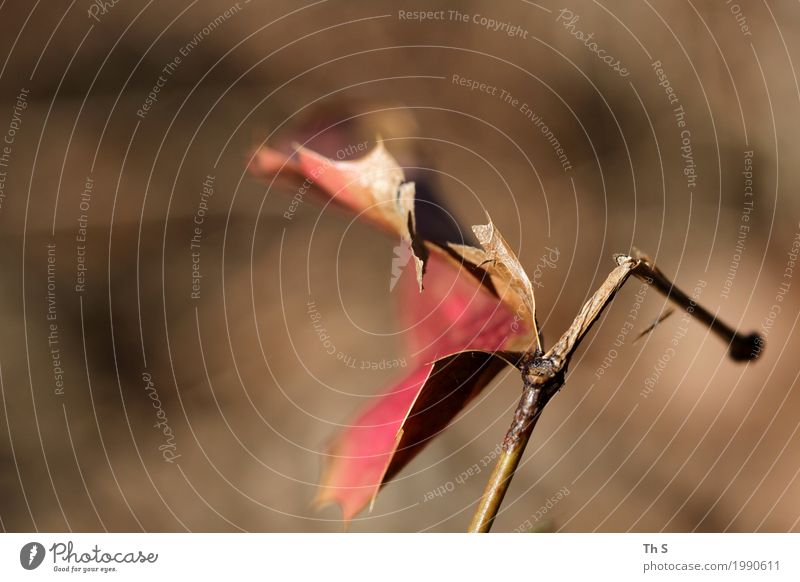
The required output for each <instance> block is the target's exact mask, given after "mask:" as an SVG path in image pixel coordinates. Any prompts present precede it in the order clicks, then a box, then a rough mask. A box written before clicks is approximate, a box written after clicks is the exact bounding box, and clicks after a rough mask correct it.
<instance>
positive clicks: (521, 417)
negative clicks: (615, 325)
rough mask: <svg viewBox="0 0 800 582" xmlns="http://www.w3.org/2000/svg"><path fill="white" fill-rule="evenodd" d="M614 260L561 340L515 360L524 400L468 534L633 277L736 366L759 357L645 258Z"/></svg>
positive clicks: (489, 516) (480, 527)
mask: <svg viewBox="0 0 800 582" xmlns="http://www.w3.org/2000/svg"><path fill="white" fill-rule="evenodd" d="M615 259H616V261H617V267H616V268H615V269H614V270H613V271H611V273H609V275H608V277H607V278H606V280H605V281H604V282H603V284H602V285H601V286H600V288H599V289H598V290H597V291H595V293H594V295H592V297H591V298H590V299H589V300H588V301H587V302H586V303H585V304H584V306H583V308H582V309H581V311H580V312H579V313H578V316H577V317H576V318H575V320H574V321H573V322H572V325H570V327H569V329H568V330H567V331H566V332H565V333H564V335H562V336H561V339H559V340H558V342H556V344H555V345H554V346H553V347H552V348H551V349H550V350H549V351H548V352H547V353H545V354H542V353H541V352H540V351H537V352H531V353H527V354H524V355H523V356H522V357H521V358H520V359H519V363H518V364H517V366H518V367H519V369H520V371H521V372H522V381H523V391H522V397H521V398H520V401H519V404H518V405H517V409H516V411H515V412H514V420H513V421H512V423H511V426H510V427H509V429H508V432H507V433H506V437H505V439H504V440H503V446H502V450H501V453H500V457H499V458H498V460H497V464H496V465H495V467H494V470H493V471H492V474H491V476H490V477H489V482H488V483H487V484H486V489H485V490H484V492H483V496H482V497H481V500H480V502H479V503H478V507H477V509H476V510H475V513H474V515H473V516H472V521H471V522H470V525H469V530H468V531H469V532H472V533H485V532H488V531H489V530H490V529H491V527H492V524H493V523H494V519H495V517H496V516H497V512H498V511H499V509H500V505H501V503H502V502H503V497H504V496H505V494H506V491H507V490H508V486H509V485H510V484H511V479H512V478H513V477H514V472H515V471H516V469H517V466H518V465H519V461H520V459H521V458H522V453H523V452H524V450H525V447H526V445H527V444H528V441H529V440H530V437H531V433H532V432H533V428H534V426H536V422H537V420H538V419H539V416H540V415H541V413H542V411H543V410H544V408H545V406H547V403H548V402H550V399H551V398H552V397H553V395H554V394H555V393H556V392H558V390H559V389H560V388H561V386H562V385H563V384H564V376H565V374H566V371H567V367H568V366H569V361H570V358H571V357H572V354H573V353H574V352H575V349H576V348H577V347H578V345H579V344H580V342H581V340H582V339H583V338H584V337H585V336H586V334H587V333H588V331H589V329H591V327H592V325H593V324H594V322H595V321H597V318H598V317H599V316H600V314H601V313H602V312H603V309H605V308H606V306H607V305H608V304H609V303H611V300H612V299H613V298H614V295H615V294H616V292H617V291H618V290H619V288H620V287H621V286H622V285H623V284H624V283H625V281H626V280H627V279H628V277H629V276H630V275H635V276H636V277H637V278H639V279H641V280H643V281H644V282H646V283H648V284H650V285H652V286H653V287H655V288H656V289H658V290H659V291H660V292H662V293H664V294H665V295H666V296H667V297H669V298H670V299H671V300H672V301H674V302H675V303H677V304H678V305H680V306H681V307H682V308H684V309H685V310H686V311H687V312H688V313H689V314H691V315H693V316H694V317H696V318H697V319H698V320H700V321H701V322H703V323H705V324H706V325H708V326H709V327H710V328H711V329H712V330H713V331H714V332H715V333H717V334H718V335H720V336H721V337H722V338H723V339H724V340H726V341H727V342H728V345H729V355H730V356H731V358H733V359H734V360H749V359H754V358H756V357H757V356H758V355H759V353H760V352H761V349H762V348H763V340H762V339H761V337H760V336H759V335H758V334H755V333H753V334H749V335H746V336H745V335H741V334H739V333H737V332H736V331H735V330H733V329H732V328H731V327H729V326H727V325H725V324H724V323H722V322H721V321H719V320H718V319H717V318H716V317H715V316H713V315H711V314H710V313H709V312H708V311H706V310H705V309H703V308H702V307H700V306H698V305H697V304H696V303H695V302H694V301H693V300H692V299H691V298H690V297H689V296H688V295H686V294H685V293H683V292H682V291H681V290H680V289H678V288H677V287H675V285H674V284H673V283H672V282H671V281H669V279H667V278H666V277H665V276H664V275H663V274H662V273H661V271H659V270H658V269H657V268H656V267H655V265H653V263H652V261H651V260H650V259H649V258H648V257H646V256H644V255H637V256H636V258H634V257H631V256H628V255H617V256H616V257H615Z"/></svg>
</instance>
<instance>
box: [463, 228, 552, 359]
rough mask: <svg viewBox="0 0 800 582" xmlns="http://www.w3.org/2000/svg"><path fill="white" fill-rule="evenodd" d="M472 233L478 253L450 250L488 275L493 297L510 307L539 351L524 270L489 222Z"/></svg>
mask: <svg viewBox="0 0 800 582" xmlns="http://www.w3.org/2000/svg"><path fill="white" fill-rule="evenodd" d="M472 231H473V232H474V233H475V236H476V237H477V238H478V242H479V243H480V244H481V246H482V247H483V248H482V249H478V248H475V247H470V246H466V245H457V244H450V248H452V249H453V250H454V251H455V252H456V253H457V254H458V255H459V256H461V257H462V258H463V259H465V260H466V261H469V262H470V263H472V264H473V265H475V266H477V267H480V268H482V269H484V270H485V271H486V272H487V273H489V276H490V277H491V279H492V283H493V284H494V287H495V290H496V293H497V295H498V296H499V297H500V299H502V300H503V301H504V302H506V303H507V304H508V305H510V306H511V308H512V309H513V310H514V312H515V313H516V314H517V316H518V317H519V318H520V319H522V321H524V322H525V324H526V326H527V327H529V328H530V329H531V330H532V335H533V342H535V343H536V348H537V349H541V345H540V343H539V330H538V329H537V326H536V301H535V299H534V296H533V285H531V281H530V279H529V278H528V275H527V273H526V272H525V269H523V268H522V265H521V264H520V262H519V259H518V258H517V256H516V254H514V251H513V250H512V249H511V247H510V246H509V245H508V243H507V242H506V240H505V239H504V238H503V236H502V235H501V234H500V232H499V231H498V230H497V229H496V228H495V226H494V223H492V221H491V219H490V220H489V223H488V224H479V225H475V226H473V227H472ZM524 347H527V346H524Z"/></svg>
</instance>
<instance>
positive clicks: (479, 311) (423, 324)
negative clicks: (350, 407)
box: [317, 251, 529, 520]
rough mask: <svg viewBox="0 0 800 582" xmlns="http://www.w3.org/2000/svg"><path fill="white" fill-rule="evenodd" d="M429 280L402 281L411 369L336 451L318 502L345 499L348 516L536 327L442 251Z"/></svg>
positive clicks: (432, 265)
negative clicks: (417, 288)
mask: <svg viewBox="0 0 800 582" xmlns="http://www.w3.org/2000/svg"><path fill="white" fill-rule="evenodd" d="M425 280H426V287H425V291H424V292H423V293H422V294H421V295H420V294H418V293H413V289H412V290H411V291H412V292H409V289H408V287H409V282H411V283H412V284H413V279H412V278H411V277H410V276H408V275H406V274H404V275H403V277H402V279H401V284H403V288H402V292H403V294H402V295H401V296H402V297H403V298H405V301H402V302H401V304H400V313H401V320H402V321H403V322H404V323H405V324H406V325H407V326H408V330H407V332H406V333H405V336H406V339H407V341H408V343H409V346H410V347H411V350H412V352H411V357H412V361H413V364H412V368H413V369H412V372H411V373H410V374H409V375H408V376H406V377H405V378H403V379H402V380H400V381H399V382H398V383H397V384H396V385H394V386H393V387H392V388H391V389H390V390H389V391H388V392H387V393H386V394H385V395H384V396H382V397H380V398H378V399H377V400H376V401H375V402H374V403H372V404H371V405H369V406H368V407H367V408H366V409H365V410H364V411H363V412H362V413H361V414H360V415H359V416H358V417H357V418H356V419H355V420H354V421H353V424H352V425H351V426H350V427H348V428H347V429H346V430H345V431H343V432H342V433H341V434H340V435H339V436H338V437H337V438H336V439H335V440H334V442H333V444H332V445H331V448H330V450H329V454H330V455H331V459H330V461H329V463H328V467H327V468H326V470H325V472H324V475H323V480H322V484H321V488H320V492H319V495H318V496H317V503H318V504H326V503H329V502H336V503H338V504H339V505H340V506H341V508H342V513H343V517H344V519H345V520H350V519H352V517H353V516H354V515H355V514H356V513H358V512H359V511H360V510H361V509H363V508H364V507H365V506H366V505H367V504H369V503H370V502H371V501H372V500H373V499H374V497H375V495H376V494H377V493H378V491H379V489H380V488H381V486H383V485H384V484H385V483H386V481H388V480H389V479H391V478H392V477H393V476H394V475H396V474H397V472H398V471H400V469H402V468H403V467H404V466H405V465H406V464H407V463H408V462H409V461H411V459H412V458H413V457H414V456H415V455H416V454H417V453H418V452H419V451H420V450H421V449H422V447H424V445H425V444H427V442H428V441H429V440H430V439H431V438H432V437H434V436H436V434H438V433H439V432H440V431H441V430H442V429H444V428H445V427H446V426H447V425H448V424H449V423H450V421H452V419H453V418H455V416H456V415H457V414H458V413H459V412H460V411H461V410H462V409H463V408H464V407H465V406H466V405H467V404H468V403H469V401H470V400H472V398H474V397H475V396H476V395H477V394H478V393H479V392H480V391H481V390H482V389H483V388H484V387H485V386H486V385H487V384H488V383H489V381H490V380H491V379H492V378H493V377H494V376H495V375H496V374H497V373H498V372H499V371H500V370H501V369H502V368H503V367H504V366H505V362H504V361H503V360H502V359H501V358H499V357H498V356H494V355H493V354H492V353H491V352H494V351H496V350H501V349H504V348H505V347H507V346H508V345H509V342H510V341H511V340H513V339H515V338H517V337H519V336H521V335H525V334H527V333H528V331H529V330H528V329H527V328H526V327H525V326H523V325H520V322H519V321H518V320H517V319H516V318H515V317H514V313H513V312H512V311H511V310H510V309H509V308H508V307H507V306H506V304H504V303H502V302H501V301H500V300H499V299H498V298H497V297H496V296H494V295H492V294H491V293H489V292H488V291H487V290H486V288H485V287H483V286H482V285H480V284H479V283H478V281H477V280H476V279H475V278H474V276H473V275H472V274H470V273H469V272H468V271H467V270H465V269H463V268H459V267H458V266H456V264H454V262H453V261H452V260H451V259H450V258H449V257H447V256H446V255H445V254H444V252H443V251H435V252H432V253H431V256H430V259H429V262H428V270H427V272H426V275H425ZM486 352H488V353H486Z"/></svg>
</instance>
